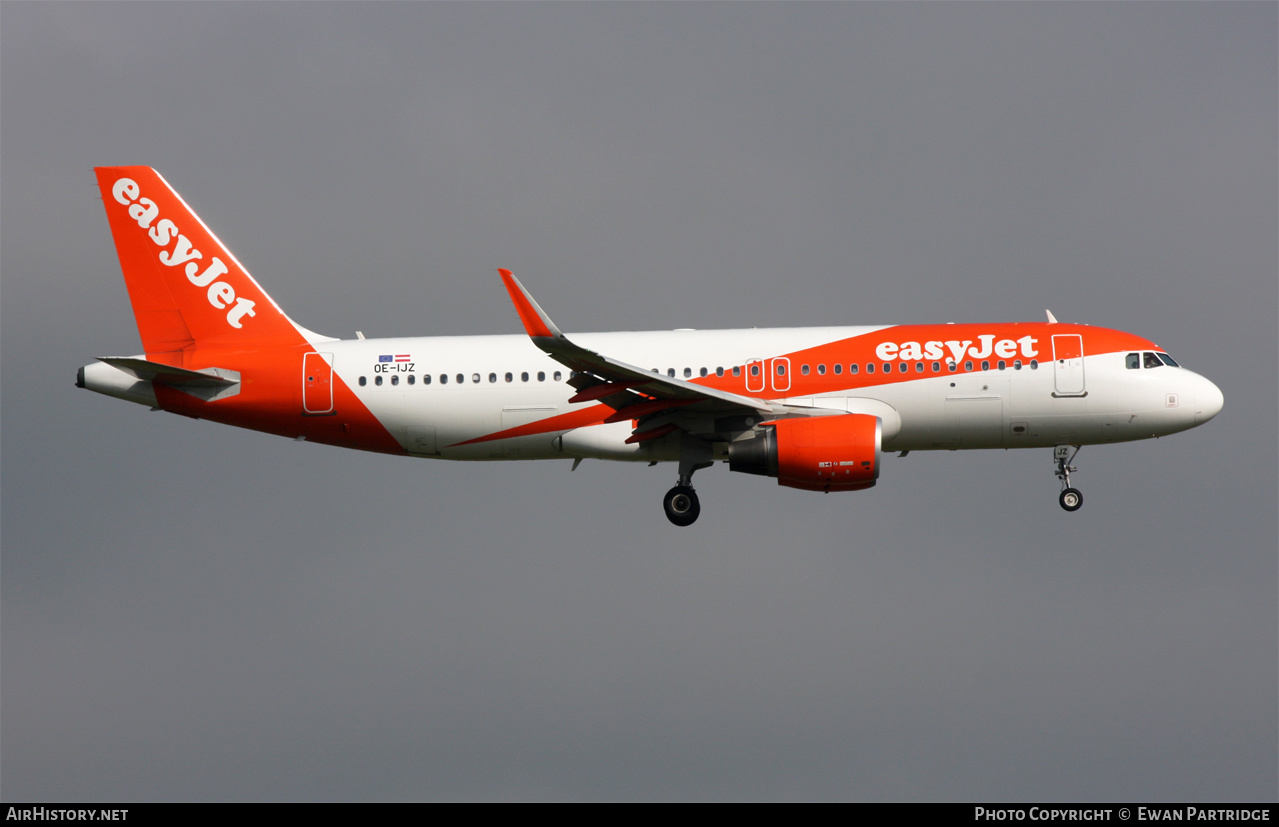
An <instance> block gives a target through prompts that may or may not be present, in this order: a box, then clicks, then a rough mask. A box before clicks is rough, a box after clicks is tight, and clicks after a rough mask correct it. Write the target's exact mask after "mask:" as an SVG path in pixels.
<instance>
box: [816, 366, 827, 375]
mask: <svg viewBox="0 0 1279 827" xmlns="http://www.w3.org/2000/svg"><path fill="white" fill-rule="evenodd" d="M817 375H818V376H825V375H826V366H825V365H818V366H817Z"/></svg>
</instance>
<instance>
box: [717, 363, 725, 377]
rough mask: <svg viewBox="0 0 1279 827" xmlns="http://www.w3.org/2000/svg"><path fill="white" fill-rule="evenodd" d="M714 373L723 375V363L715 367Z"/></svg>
mask: <svg viewBox="0 0 1279 827" xmlns="http://www.w3.org/2000/svg"><path fill="white" fill-rule="evenodd" d="M715 375H716V376H723V375H724V367H723V365H720V366H719V367H717V368H715Z"/></svg>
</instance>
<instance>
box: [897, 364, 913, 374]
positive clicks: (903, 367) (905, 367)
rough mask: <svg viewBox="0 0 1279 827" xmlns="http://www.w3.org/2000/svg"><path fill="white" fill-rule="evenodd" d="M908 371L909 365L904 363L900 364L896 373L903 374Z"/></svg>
mask: <svg viewBox="0 0 1279 827" xmlns="http://www.w3.org/2000/svg"><path fill="white" fill-rule="evenodd" d="M908 370H910V365H908V364H906V363H905V362H902V363H901V364H899V365H898V366H897V372H898V373H905V372H906V371H908Z"/></svg>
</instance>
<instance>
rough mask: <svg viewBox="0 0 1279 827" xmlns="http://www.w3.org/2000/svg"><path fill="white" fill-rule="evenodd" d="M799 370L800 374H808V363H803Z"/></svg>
mask: <svg viewBox="0 0 1279 827" xmlns="http://www.w3.org/2000/svg"><path fill="white" fill-rule="evenodd" d="M799 372H800V373H802V374H804V375H805V376H807V375H808V365H804V366H803V367H801V368H800V369H799Z"/></svg>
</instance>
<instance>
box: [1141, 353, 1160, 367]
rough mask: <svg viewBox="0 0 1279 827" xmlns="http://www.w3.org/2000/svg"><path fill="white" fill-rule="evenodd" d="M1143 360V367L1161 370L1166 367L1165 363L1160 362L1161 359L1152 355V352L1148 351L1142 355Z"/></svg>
mask: <svg viewBox="0 0 1279 827" xmlns="http://www.w3.org/2000/svg"><path fill="white" fill-rule="evenodd" d="M1141 358H1142V367H1147V368H1161V367H1163V366H1164V363H1163V362H1161V361H1159V357H1158V356H1156V355H1155V354H1153V353H1151V352H1150V351H1146V352H1145V353H1143V354H1142V355H1141Z"/></svg>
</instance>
